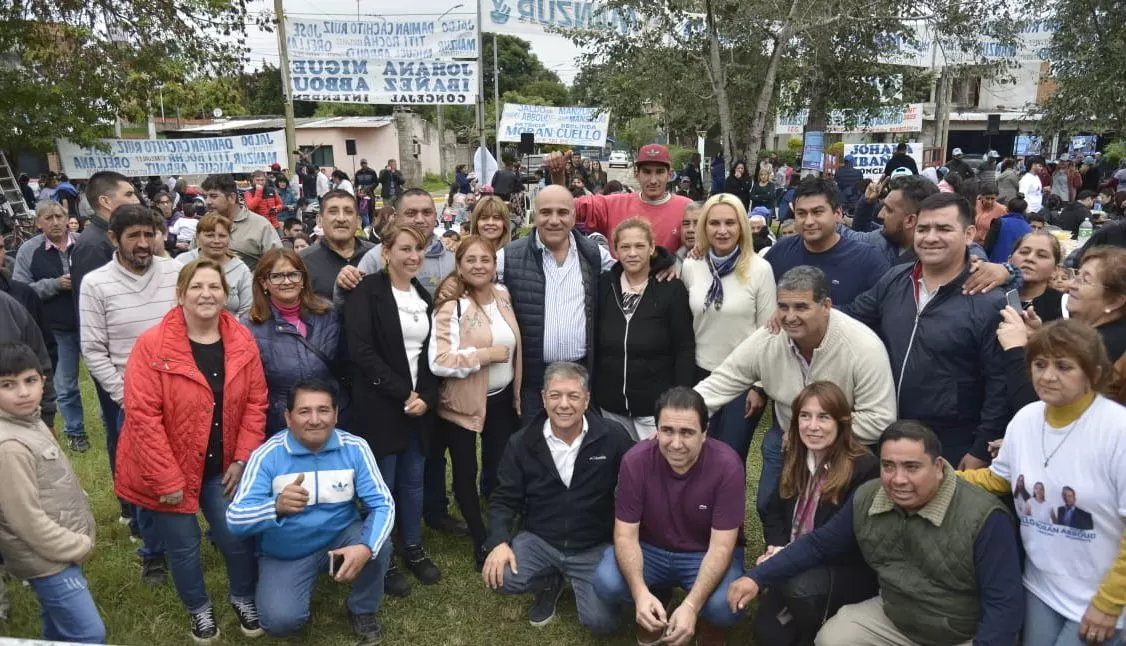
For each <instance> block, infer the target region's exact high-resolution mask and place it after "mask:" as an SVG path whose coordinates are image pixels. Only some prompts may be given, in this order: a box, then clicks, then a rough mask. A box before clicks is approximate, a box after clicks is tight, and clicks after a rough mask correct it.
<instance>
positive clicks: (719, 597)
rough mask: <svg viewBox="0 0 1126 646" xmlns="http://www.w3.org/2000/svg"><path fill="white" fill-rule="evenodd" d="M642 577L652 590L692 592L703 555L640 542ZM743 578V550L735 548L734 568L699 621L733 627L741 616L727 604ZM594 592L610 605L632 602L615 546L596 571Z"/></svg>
mask: <svg viewBox="0 0 1126 646" xmlns="http://www.w3.org/2000/svg"><path fill="white" fill-rule="evenodd" d="M641 556H642V562H643V564H642V576H643V577H644V578H645V585H646V586H648V587H649V589H650V590H653V589H658V590H659V589H665V588H673V587H679V588H683V589H685V590H691V589H692V585H693V584H694V583H695V582H696V574H697V573H699V571H700V564H701V563H703V561H704V552H669V551H667V550H663V549H661V548H659V547H654V546H652V545H649V544H648V543H644V542H643V543H641ZM741 576H743V548H741V547H736V548H735V551H734V552H733V553H732V555H731V565H729V566H728V568H727V573H726V574H724V575H723V580H721V581H720V582H719V585H717V586H716V587H715V590H713V591H712V593H711V595H710V596H709V597H708V600H707V601H706V602H704V607H703V608H700V612H699V617H700V619H702V620H704V621H706V622H708V623H710V624H713V625H716V626H721V627H730V626H734V625H735V624H736V623H737V622H738V621H739V617H740V615H741V613H733V612H731V608H730V607H729V606H728V605H727V589H728V588H729V587H731V584H732V583H734V582H735V579H738V578H739V577H741ZM594 593H595V594H597V595H598V596H599V598H601V599H602V600H603V601H605V602H607V603H632V602H633V596H632V595H631V594H630V589H629V585H628V584H627V583H626V579H625V577H624V576H622V572H621V570H619V569H618V561H617V559H616V558H615V557H614V548H613V546H610V547H607V548H606V552H605V553H604V554H603V555H602V562H601V563H599V564H598V569H597V570H596V571H595V572H594Z"/></svg>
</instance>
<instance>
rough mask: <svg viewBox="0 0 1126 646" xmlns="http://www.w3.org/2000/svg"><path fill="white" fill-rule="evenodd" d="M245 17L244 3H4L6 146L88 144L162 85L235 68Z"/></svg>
mask: <svg viewBox="0 0 1126 646" xmlns="http://www.w3.org/2000/svg"><path fill="white" fill-rule="evenodd" d="M245 19H246V2H245V0H235V1H234V2H213V1H211V0H88V1H85V2H46V1H42V0H35V1H32V2H11V3H6V4H5V5H0V52H6V53H7V55H8V56H7V60H6V61H5V62H4V63H0V96H3V97H4V104H5V106H4V107H5V109H4V110H2V111H0V149H9V150H28V151H40V152H45V151H49V150H52V149H53V148H54V145H55V143H54V141H55V138H56V137H66V138H68V139H71V140H73V141H75V142H77V143H79V144H87V145H88V144H91V143H93V140H94V139H96V138H97V137H100V136H105V135H107V134H109V133H111V132H112V129H113V123H114V121H115V119H116V118H117V116H118V115H119V114H121V113H123V112H124V111H126V110H130V109H131V110H136V109H138V108H140V109H143V110H145V111H150V112H151V111H152V109H153V108H152V106H153V104H154V103H155V101H156V88H158V87H159V86H161V85H165V86H167V85H170V84H172V83H174V82H178V81H181V80H182V79H184V78H204V77H206V78H215V79H218V78H227V77H231V76H233V75H235V74H237V72H238V69H239V63H240V61H241V60H242V57H243V56H244V54H245V51H246V49H245V43H246V39H245Z"/></svg>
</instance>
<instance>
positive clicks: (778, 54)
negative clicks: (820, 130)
mask: <svg viewBox="0 0 1126 646" xmlns="http://www.w3.org/2000/svg"><path fill="white" fill-rule="evenodd" d="M794 6H795V7H796V6H797V3H795V5H794ZM790 36H791V33H790V25H788V24H787V25H786V26H785V27H783V28H782V30H781V31H780V32H778V35H777V37H776V38H775V41H774V52H773V53H771V55H770V63H768V64H767V66H766V74H765V75H764V76H763V78H762V89H761V90H759V94H758V100H757V101H756V102H755V112H754V116H753V117H752V118H751V128H750V134H748V135H747V168H754V167H755V165H756V164H758V151H759V150H761V149H762V142H763V132H764V129H765V128H766V116H767V115H768V114H769V113H770V100H771V98H773V96H774V82H775V81H776V80H777V78H778V64H779V62H780V61H781V60H782V51H783V50H784V49H785V48H786V43H787V42H788V41H789V40H790Z"/></svg>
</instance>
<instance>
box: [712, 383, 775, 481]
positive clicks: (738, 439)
mask: <svg viewBox="0 0 1126 646" xmlns="http://www.w3.org/2000/svg"><path fill="white" fill-rule="evenodd" d="M746 410H747V391H743V392H741V393H739V394H738V395H736V396H735V399H732V400H731V401H729V402H728V403H727V404H726V405H724V406H723V407H722V408H720V409H719V410H718V411H716V414H715V415H712V418H711V420H710V421H709V422H708V435H710V436H712V437H714V438H715V439H717V440H719V441H721V442H723V443H724V444H726V445H727V446H730V447H731V448H733V449H735V452H736V453H738V454H739V457H740V458H741V459H742V464H743V470H744V471H746V470H747V453H749V452H750V450H751V438H752V437H754V434H755V428H757V427H758V423H759V420H761V419H762V411H759V412H758V414H756V415H752V416H751V417H750V419H748V418H746V417H744V414H745V411H746ZM763 410H764V411H765V410H766V407H763Z"/></svg>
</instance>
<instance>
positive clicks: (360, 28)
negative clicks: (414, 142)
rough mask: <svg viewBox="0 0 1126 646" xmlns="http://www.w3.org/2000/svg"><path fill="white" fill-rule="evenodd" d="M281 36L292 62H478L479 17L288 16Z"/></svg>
mask: <svg viewBox="0 0 1126 646" xmlns="http://www.w3.org/2000/svg"><path fill="white" fill-rule="evenodd" d="M285 38H286V44H287V45H288V46H289V55H290V58H302V57H314V58H355V59H366V60H381V61H386V60H436V59H449V58H477V48H478V47H479V46H480V43H478V42H477V19H476V17H474V16H467V17H458V16H448V15H447V16H444V17H441V18H436V19H426V20H418V19H406V18H385V19H381V20H370V21H364V22H357V21H356V20H341V19H333V20H316V19H313V18H304V17H303V18H297V17H293V16H286V19H285Z"/></svg>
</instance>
